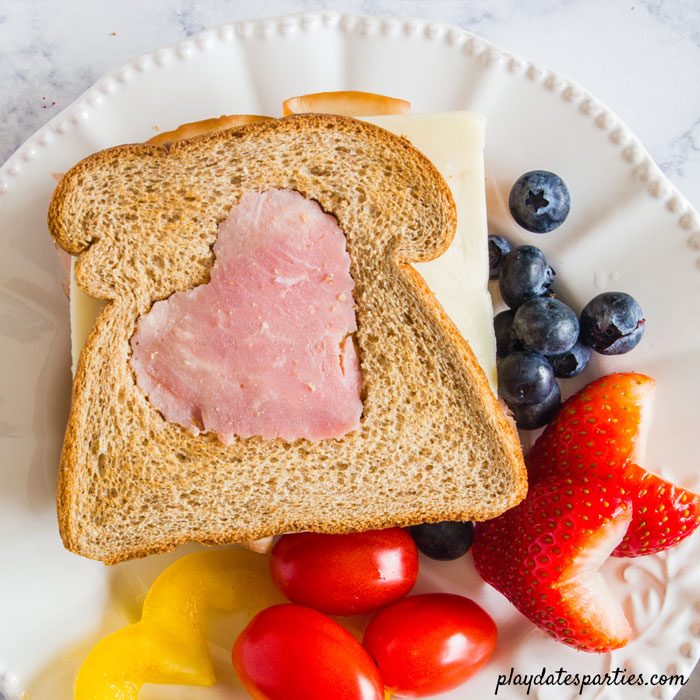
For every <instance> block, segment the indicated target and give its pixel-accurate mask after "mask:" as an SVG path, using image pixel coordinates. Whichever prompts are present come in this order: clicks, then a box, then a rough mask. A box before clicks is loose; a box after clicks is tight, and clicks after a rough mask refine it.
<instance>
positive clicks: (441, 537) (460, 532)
mask: <svg viewBox="0 0 700 700" xmlns="http://www.w3.org/2000/svg"><path fill="white" fill-rule="evenodd" d="M408 531H409V532H410V534H411V537H413V540H414V541H415V543H416V546H417V547H418V549H420V551H421V552H423V554H425V556H426V557H430V558H431V559H438V560H439V561H450V560H451V559H459V557H461V556H462V555H463V554H465V553H466V552H467V551H468V550H469V548H470V547H471V546H472V542H473V541H474V523H469V522H464V523H462V522H451V521H449V520H444V521H443V522H441V523H426V524H425V525H413V526H412V527H409V528H408Z"/></svg>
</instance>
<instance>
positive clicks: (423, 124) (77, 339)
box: [70, 112, 496, 390]
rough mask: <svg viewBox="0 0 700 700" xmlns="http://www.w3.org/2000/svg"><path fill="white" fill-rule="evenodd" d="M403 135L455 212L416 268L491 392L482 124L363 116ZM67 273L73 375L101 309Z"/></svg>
mask: <svg viewBox="0 0 700 700" xmlns="http://www.w3.org/2000/svg"><path fill="white" fill-rule="evenodd" d="M364 119H365V120H366V121H369V122H372V123H374V124H377V125H378V126H381V127H383V128H384V129H387V130H389V131H392V132H394V133H396V134H399V135H401V136H405V137H406V138H407V139H408V140H409V141H411V143H412V144H413V145H414V146H415V147H416V148H418V150H420V151H422V152H423V153H424V154H425V155H426V156H427V157H428V158H429V159H430V160H431V161H432V162H433V163H434V165H435V166H436V167H437V169H438V170H439V171H440V173H441V174H442V176H443V177H444V178H445V180H446V181H447V184H448V185H449V187H450V190H451V191H452V195H453V197H454V200H455V203H456V205H457V234H456V236H455V239H454V241H453V243H452V245H451V246H450V248H449V249H448V250H447V252H446V253H445V254H443V255H442V256H441V257H439V258H438V259H437V260H432V261H430V262H427V263H420V264H416V266H415V267H416V269H417V270H418V271H419V272H420V274H421V275H422V276H423V278H424V279H425V281H426V282H427V283H428V286H429V287H430V288H431V289H432V290H433V292H434V293H435V295H436V296H437V298H438V300H439V301H440V303H441V304H442V306H443V308H444V309H445V311H446V312H447V314H448V316H449V317H450V318H451V319H452V321H453V322H454V324H455V325H456V326H457V328H458V329H459V331H460V333H461V334H462V336H463V337H464V338H465V339H466V340H467V342H468V343H469V344H470V346H471V348H472V350H473V352H474V354H475V355H476V359H477V360H478V362H479V364H480V365H481V367H482V368H483V370H484V372H485V374H486V376H487V378H488V380H489V382H490V384H491V387H492V388H494V390H495V386H496V342H495V339H494V334H493V322H492V317H493V309H492V305H491V297H490V295H489V293H488V288H487V285H488V247H487V227H486V195H485V188H484V124H485V120H484V118H483V117H482V116H481V115H479V114H474V113H471V112H444V113H436V114H402V115H390V116H379V117H364ZM73 266H74V261H71V268H70V322H71V350H72V360H73V373H75V368H76V365H77V362H78V357H79V355H80V351H81V349H82V347H83V345H84V343H85V341H86V339H87V337H88V335H89V334H90V331H91V330H92V327H93V325H94V323H95V319H96V318H97V316H98V314H99V312H100V310H101V309H102V307H103V306H104V302H102V301H99V300H96V299H93V298H92V297H90V296H88V295H87V294H85V292H83V291H82V290H81V289H80V288H79V287H78V286H77V284H76V283H75V277H74V274H73Z"/></svg>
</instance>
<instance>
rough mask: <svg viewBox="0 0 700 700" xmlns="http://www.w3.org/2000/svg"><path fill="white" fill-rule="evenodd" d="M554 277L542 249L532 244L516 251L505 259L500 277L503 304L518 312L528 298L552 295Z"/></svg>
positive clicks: (499, 284)
mask: <svg viewBox="0 0 700 700" xmlns="http://www.w3.org/2000/svg"><path fill="white" fill-rule="evenodd" d="M554 275H555V272H554V270H553V269H552V268H551V267H550V266H549V265H548V264H547V260H546V259H545V257H544V253H543V252H542V251H541V250H540V249H539V248H535V246H533V245H522V246H520V247H519V248H514V249H513V250H511V251H510V253H508V255H506V257H505V259H504V260H503V263H502V265H501V273H500V275H499V276H498V286H499V288H500V290H501V296H502V297H503V301H505V303H506V304H508V306H510V308H511V309H517V308H518V306H520V304H522V303H523V302H524V301H526V300H527V299H532V297H543V296H547V295H549V294H550V293H551V292H550V290H549V288H550V287H551V285H552V281H553V279H554Z"/></svg>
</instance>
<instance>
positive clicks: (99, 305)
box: [69, 258, 105, 375]
mask: <svg viewBox="0 0 700 700" xmlns="http://www.w3.org/2000/svg"><path fill="white" fill-rule="evenodd" d="M74 267H75V258H71V259H70V280H69V294H70V349H71V370H72V372H73V375H75V370H76V368H77V366H78V358H79V357H80V351H81V350H82V349H83V345H85V341H86V340H87V338H88V336H89V335H90V331H91V330H92V327H93V326H94V325H95V320H96V319H97V317H98V316H99V314H100V311H102V309H103V308H104V305H105V302H104V301H102V300H100V299H95V298H93V297H91V296H90V295H89V294H86V293H85V292H84V291H83V290H82V289H81V288H80V287H79V286H78V285H77V284H76V282H75V273H74Z"/></svg>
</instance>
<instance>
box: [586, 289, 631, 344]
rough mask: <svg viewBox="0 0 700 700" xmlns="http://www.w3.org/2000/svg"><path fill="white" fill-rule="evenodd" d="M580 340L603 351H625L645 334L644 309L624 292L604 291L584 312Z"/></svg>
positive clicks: (589, 303) (590, 302) (591, 301)
mask: <svg viewBox="0 0 700 700" xmlns="http://www.w3.org/2000/svg"><path fill="white" fill-rule="evenodd" d="M580 323H581V340H582V341H583V342H584V343H585V344H586V345H589V346H590V347H592V348H593V349H594V350H596V351H597V352H600V353H602V354H603V355H622V354H623V353H625V352H629V351H630V350H632V348H634V347H636V345H637V344H638V343H639V341H640V340H641V339H642V336H643V335H644V324H645V319H644V312H643V311H642V307H641V306H640V305H639V304H638V303H637V301H636V300H635V299H634V298H633V297H631V296H630V295H629V294H625V293H624V292H603V293H602V294H599V295H598V296H597V297H593V299H591V300H590V301H589V302H588V304H586V306H585V307H584V309H583V311H582V312H581V319H580Z"/></svg>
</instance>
